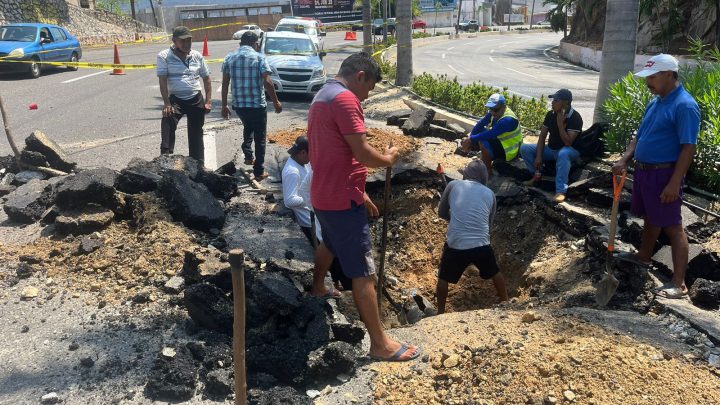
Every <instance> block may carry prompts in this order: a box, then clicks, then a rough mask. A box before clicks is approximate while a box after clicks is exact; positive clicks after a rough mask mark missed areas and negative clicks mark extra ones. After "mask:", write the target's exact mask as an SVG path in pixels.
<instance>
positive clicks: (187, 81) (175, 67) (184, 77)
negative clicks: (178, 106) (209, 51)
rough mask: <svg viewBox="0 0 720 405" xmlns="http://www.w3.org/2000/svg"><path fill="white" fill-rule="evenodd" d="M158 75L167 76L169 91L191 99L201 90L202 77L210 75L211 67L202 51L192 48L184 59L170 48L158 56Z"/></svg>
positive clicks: (179, 96) (185, 98) (178, 96)
mask: <svg viewBox="0 0 720 405" xmlns="http://www.w3.org/2000/svg"><path fill="white" fill-rule="evenodd" d="M157 75H158V76H167V85H168V93H170V94H172V95H174V96H175V97H177V98H180V99H183V100H190V99H191V98H193V97H195V95H196V94H197V93H198V92H199V91H200V90H201V88H202V87H201V84H200V78H201V77H208V76H210V69H209V68H208V65H207V63H206V62H205V58H203V56H202V54H200V52H198V51H195V50H191V51H190V53H189V54H188V57H187V59H185V60H184V61H183V60H181V59H180V58H179V57H178V56H177V54H175V52H173V49H172V48H168V49H165V50H163V51H161V52H160V53H159V54H158V56H157Z"/></svg>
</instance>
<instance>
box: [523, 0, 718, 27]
mask: <svg viewBox="0 0 720 405" xmlns="http://www.w3.org/2000/svg"><path fill="white" fill-rule="evenodd" d="M718 1H720V0H718ZM534 16H535V0H533V2H532V10H530V29H532V22H533V21H532V20H533V17H534Z"/></svg>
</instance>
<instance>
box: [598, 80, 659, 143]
mask: <svg viewBox="0 0 720 405" xmlns="http://www.w3.org/2000/svg"><path fill="white" fill-rule="evenodd" d="M652 97H653V95H652V94H651V93H650V90H648V88H647V86H645V80H641V79H638V78H637V77H635V76H634V75H633V74H632V73H629V74H628V75H627V76H625V77H623V78H622V79H620V81H619V82H617V83H615V84H613V85H612V86H610V96H609V97H608V99H607V101H606V102H605V104H604V105H603V118H604V121H605V122H607V123H608V131H607V132H606V133H605V147H606V150H607V151H608V152H619V153H621V152H624V151H625V148H626V147H627V145H628V142H630V138H631V137H632V135H633V133H634V132H635V131H637V129H638V128H640V122H641V121H642V117H643V114H645V107H646V106H647V104H648V103H649V102H650V100H652Z"/></svg>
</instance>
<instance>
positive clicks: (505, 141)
mask: <svg viewBox="0 0 720 405" xmlns="http://www.w3.org/2000/svg"><path fill="white" fill-rule="evenodd" d="M505 117H511V118H514V119H515V120H516V121H517V116H516V115H515V113H514V112H513V110H511V109H510V107H505V114H503V116H502V117H500V119H503V118H505ZM498 121H499V120H498ZM497 139H498V141H500V144H501V145H502V147H503V149H504V150H505V160H506V161H510V160H513V159H515V157H517V155H518V151H519V150H520V144H521V143H522V140H523V135H522V130H521V129H520V121H518V124H517V127H516V128H515V129H514V130H512V131H508V132H504V133H502V134H500V135H498V137H497Z"/></svg>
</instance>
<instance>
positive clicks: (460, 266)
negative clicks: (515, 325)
mask: <svg viewBox="0 0 720 405" xmlns="http://www.w3.org/2000/svg"><path fill="white" fill-rule="evenodd" d="M460 173H461V174H462V175H463V179H462V180H455V181H451V182H450V183H449V184H448V185H447V187H446V188H445V191H444V192H443V195H442V198H441V199H440V204H439V205H438V215H439V216H440V218H442V219H446V220H448V221H450V224H449V225H448V233H447V242H445V246H444V247H443V253H442V257H441V258H440V271H439V272H438V282H437V288H436V292H435V294H436V295H437V306H438V313H439V314H442V313H444V312H445V302H446V301H447V296H448V283H452V284H457V282H458V281H460V277H461V276H462V275H463V273H464V272H465V269H466V268H467V267H468V266H469V265H470V264H474V265H475V267H477V268H478V270H480V277H482V278H483V279H484V280H488V279H492V281H493V283H494V284H495V289H496V290H497V294H498V297H500V301H507V299H508V295H507V287H506V285H505V277H503V275H502V273H500V268H499V267H498V265H497V262H496V261H495V253H494V252H493V250H492V247H491V246H490V227H491V226H492V220H493V217H494V216H495V208H496V203H495V193H493V192H492V190H490V189H489V188H487V187H486V186H485V184H487V181H488V172H487V168H486V167H485V164H483V162H482V161H480V160H473V161H472V162H470V163H469V164H468V165H467V166H466V167H465V169H462V170H460Z"/></svg>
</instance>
